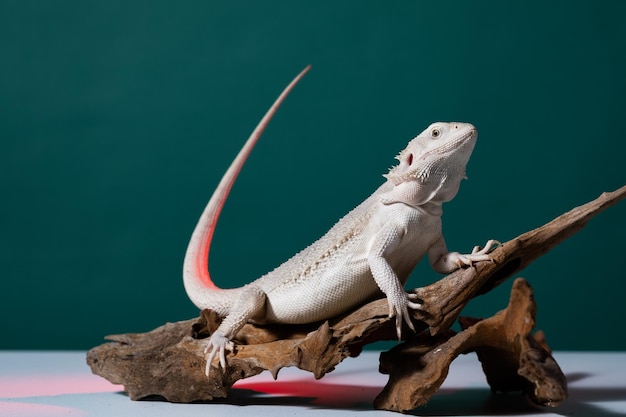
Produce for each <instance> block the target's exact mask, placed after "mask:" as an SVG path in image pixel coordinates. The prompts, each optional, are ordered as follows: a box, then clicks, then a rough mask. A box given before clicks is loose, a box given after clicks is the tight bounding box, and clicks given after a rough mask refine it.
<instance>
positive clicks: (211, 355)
mask: <svg viewBox="0 0 626 417" xmlns="http://www.w3.org/2000/svg"><path fill="white" fill-rule="evenodd" d="M234 349H235V344H234V343H233V342H232V341H231V340H230V339H228V338H227V337H226V336H225V335H223V334H222V333H219V332H215V333H213V334H212V335H211V337H210V338H209V342H208V343H207V346H206V347H205V348H204V354H205V355H207V359H206V367H205V368H204V373H205V375H206V376H207V377H208V376H209V373H210V371H211V365H212V364H213V359H215V355H217V354H218V353H219V364H220V366H221V367H222V372H224V370H225V369H226V350H228V351H230V352H232V351H233V350H234Z"/></svg>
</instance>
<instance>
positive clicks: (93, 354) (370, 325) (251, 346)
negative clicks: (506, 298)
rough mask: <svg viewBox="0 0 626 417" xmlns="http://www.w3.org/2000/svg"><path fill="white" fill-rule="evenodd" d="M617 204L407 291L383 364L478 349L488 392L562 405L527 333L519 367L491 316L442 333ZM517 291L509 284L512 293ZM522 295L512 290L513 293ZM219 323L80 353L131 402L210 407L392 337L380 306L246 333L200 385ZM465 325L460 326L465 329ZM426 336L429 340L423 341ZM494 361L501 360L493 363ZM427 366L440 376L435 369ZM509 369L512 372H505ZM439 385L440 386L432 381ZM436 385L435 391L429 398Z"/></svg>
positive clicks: (391, 404)
mask: <svg viewBox="0 0 626 417" xmlns="http://www.w3.org/2000/svg"><path fill="white" fill-rule="evenodd" d="M624 197H626V186H624V187H622V188H620V189H619V190H617V191H615V192H612V193H604V194H602V195H601V196H600V197H598V198H597V199H596V200H593V201H591V202H589V203H587V204H585V205H583V206H580V207H577V208H575V209H573V210H571V211H569V212H567V213H565V214H563V215H561V216H559V217H557V218H556V219H554V220H553V221H551V222H549V223H547V224H546V225H544V226H542V227H539V228H537V229H535V230H532V231H530V232H527V233H524V234H522V235H520V236H518V237H516V238H514V239H512V240H510V241H508V242H505V243H504V244H502V245H501V246H499V247H497V248H496V249H495V250H493V251H492V253H491V254H490V256H491V259H492V261H491V262H481V263H478V264H477V265H475V266H474V267H471V268H465V269H461V270H458V271H456V272H454V273H452V274H450V275H448V276H446V277H444V278H443V279H441V280H439V281H437V282H435V283H434V284H432V285H429V286H426V287H423V288H418V289H415V290H413V292H415V293H416V294H418V296H419V298H420V299H421V300H422V301H423V306H424V308H423V310H421V311H413V312H412V314H413V318H414V319H415V323H414V324H415V327H416V329H417V335H413V334H412V333H411V332H410V331H409V330H408V329H404V331H403V334H404V335H410V336H411V340H410V341H408V342H405V343H403V344H402V345H400V346H398V347H397V348H395V349H392V350H391V351H390V353H387V354H385V355H383V363H390V361H391V362H392V359H389V358H391V357H393V355H396V354H400V353H402V352H405V351H406V352H409V351H411V352H415V351H417V352H422V353H421V355H422V357H430V356H432V355H433V354H432V353H429V352H432V346H439V345H441V346H449V345H445V344H446V343H452V344H454V343H458V344H459V346H461V347H458V348H456V350H455V352H456V351H458V352H459V353H460V351H461V350H463V348H466V349H476V351H477V352H478V354H479V357H480V359H481V361H482V362H483V367H484V369H485V372H486V373H487V376H488V379H489V382H490V384H491V385H492V387H493V388H494V389H495V390H508V389H509V388H511V389H512V388H515V389H522V390H524V391H525V392H527V393H528V395H529V396H530V397H531V399H533V400H534V401H536V402H539V403H547V404H550V403H552V404H556V403H557V402H559V401H560V400H561V399H562V398H563V397H564V396H563V395H561V396H559V395H556V394H553V393H552V391H550V390H548V391H546V390H545V387H546V386H548V385H549V384H551V383H556V384H557V386H558V387H561V388H562V389H563V390H564V391H563V392H566V391H565V385H564V379H563V380H562V381H560V382H559V381H556V380H558V379H559V378H558V377H553V376H550V375H556V374H551V373H550V372H552V371H551V369H552V367H556V368H557V369H558V365H556V362H553V360H552V359H550V360H549V361H550V363H548V362H545V363H543V365H542V366H539V367H537V366H536V365H537V364H538V363H539V364H541V363H542V362H541V361H542V360H546V361H548V359H547V358H549V356H545V352H547V350H546V349H544V350H543V351H541V350H540V349H539V348H537V346H535V345H534V342H532V340H533V339H531V338H529V337H528V334H529V333H527V331H529V329H528V328H526V327H524V328H523V329H522V328H521V327H520V329H518V330H519V332H520V334H522V333H523V337H522V339H523V340H525V341H526V343H527V344H528V346H526V347H525V348H524V349H526V350H525V351H526V352H529V353H528V354H526V355H522V356H521V358H522V359H521V360H523V361H527V362H525V363H526V365H524V364H522V365H519V364H518V358H517V357H516V356H511V354H510V353H506V352H508V350H507V349H509V348H507V349H504V352H505V354H503V355H500V354H498V355H492V354H491V353H492V352H493V349H494V346H495V347H496V348H498V346H499V345H498V343H503V344H506V343H509V344H508V345H506V346H509V347H510V340H508V339H507V337H508V336H507V333H506V332H504V331H501V332H496V336H494V337H495V338H491V339H489V340H488V341H487V340H486V336H485V334H488V333H489V330H480V329H483V328H488V327H489V326H496V324H497V323H499V322H498V320H497V319H496V317H498V316H495V317H493V318H492V319H487V320H485V321H483V322H479V323H476V324H474V325H472V326H469V327H467V326H466V327H467V328H466V329H465V330H463V331H462V332H461V333H459V334H457V335H455V334H454V333H453V332H451V331H450V330H449V328H450V326H451V325H452V323H453V322H454V321H455V320H456V319H457V318H458V316H459V313H460V312H461V310H462V309H463V308H464V307H465V305H466V304H467V303H468V302H469V301H470V299H472V298H473V297H475V296H477V295H479V294H483V293H485V292H488V291H490V290H491V289H493V288H495V287H496V286H498V285H500V284H501V283H502V282H503V281H504V280H506V279H507V278H509V277H511V276H512V275H514V274H516V273H518V272H519V271H520V270H522V269H523V268H524V267H526V266H527V265H528V264H530V263H531V262H533V261H534V260H535V259H537V258H538V257H539V256H541V255H543V254H545V253H546V252H548V251H549V250H550V249H551V248H553V247H555V246H556V245H558V244H559V243H560V242H562V241H563V240H565V239H566V238H568V237H569V236H571V235H572V234H574V233H575V232H576V231H578V230H580V229H581V228H582V227H584V226H585V224H586V223H587V222H588V221H589V220H590V219H591V218H592V217H593V216H595V215H597V214H598V213H600V212H601V211H603V210H604V209H606V208H607V207H609V206H611V205H613V204H616V203H617V202H618V201H620V200H621V199H623V198H624ZM520 285H521V284H517V283H516V286H520ZM520 291H521V290H520V289H518V290H514V293H515V292H520ZM512 304H513V302H512ZM518 304H519V303H518ZM519 305H520V306H522V307H519V306H518V307H516V308H517V310H516V309H515V308H513V307H509V308H510V309H512V310H509V311H518V310H520V309H521V310H520V311H522V310H524V307H523V306H524V304H523V303H521V304H519ZM527 306H528V305H527ZM510 314H513V313H510ZM516 314H517V313H516ZM520 314H521V313H520ZM219 321H220V318H219V317H217V315H215V314H214V313H213V312H211V311H203V312H202V315H201V317H200V318H199V319H197V320H188V321H183V322H179V323H173V324H171V323H170V324H166V325H164V326H162V327H159V328H158V329H155V330H153V331H152V332H149V333H143V334H126V335H117V336H109V337H107V339H109V340H110V341H111V342H109V343H105V344H103V345H100V346H97V347H95V348H93V349H91V350H90V351H89V352H88V354H87V362H88V364H89V365H90V366H91V368H92V371H93V372H94V373H95V374H97V375H100V376H102V377H104V378H106V379H108V380H109V381H111V382H113V383H115V384H122V385H124V388H125V390H126V391H127V392H128V394H129V396H130V398H131V399H140V398H145V397H150V396H155V395H156V396H160V397H163V398H165V399H167V400H168V401H172V402H191V401H210V400H212V399H214V398H224V397H227V396H228V392H229V389H230V387H231V386H232V385H233V384H234V383H235V382H236V381H237V380H239V379H243V378H247V377H250V376H253V375H256V374H258V373H260V372H262V371H263V370H269V371H271V372H272V374H273V375H274V376H275V377H276V376H277V374H278V371H279V370H280V369H281V368H283V367H287V366H296V367H299V368H301V369H304V370H307V371H310V372H312V373H313V374H314V375H315V377H316V378H321V377H322V376H324V374H326V373H328V372H330V371H332V370H333V369H334V367H335V366H336V365H337V364H338V363H339V362H341V361H342V360H343V359H345V358H346V357H348V356H356V355H358V354H359V353H360V352H361V349H362V348H363V346H365V345H367V344H368V343H372V342H375V341H379V340H393V339H395V338H396V335H395V334H396V332H395V319H390V318H389V317H388V305H387V301H386V300H385V299H379V300H375V301H372V302H370V303H368V304H366V305H364V306H362V307H360V308H358V309H356V310H355V311H352V312H350V313H348V314H345V315H343V316H340V317H337V318H335V319H332V320H328V321H326V322H323V323H314V324H311V325H306V326H287V325H272V326H255V325H252V324H247V325H246V326H245V327H244V328H243V329H242V330H241V331H240V332H239V333H238V335H237V337H236V339H235V343H236V349H235V350H234V352H232V353H229V354H228V355H227V361H228V365H227V367H226V369H225V370H224V372H220V371H216V370H215V369H214V371H215V372H211V375H210V378H207V377H206V376H205V374H204V368H205V364H206V359H205V354H204V342H205V339H206V338H207V337H208V336H209V335H210V333H211V332H212V331H214V330H215V329H216V328H217V326H218V325H219ZM465 323H466V325H467V323H468V321H467V320H466V321H465ZM485 323H487V324H485ZM489 323H496V324H489ZM533 323H534V317H533ZM427 329H428V330H429V331H428V332H425V330H427ZM531 329H532V327H531ZM522 330H523V331H522ZM516 331H517V330H516ZM524 332H526V333H524ZM460 338H467V340H471V343H470V342H464V343H465V344H463V343H460V342H458V341H459V340H460ZM441 346H439V347H438V348H437V349H439V348H440V347H441ZM446 349H452V348H451V347H446ZM485 349H486V350H485ZM496 350H497V349H496ZM481 352H483V353H481ZM484 352H488V353H489V354H484ZM498 352H499V351H498ZM537 352H539V353H537ZM390 355H392V356H390ZM411 355H413V356H415V355H416V354H415V353H411ZM533 355H538V356H537V357H535V356H533ZM451 356H454V355H451ZM455 357H456V356H455ZM493 358H501V359H497V360H496V362H493ZM511 358H513V359H511ZM542 358H543V359H542ZM420 360H422V361H423V359H420ZM429 363H430V362H429ZM504 365H506V366H507V367H508V368H507V369H509V368H510V370H511V371H510V372H509V371H507V372H505V373H504V374H503V375H500V374H497V373H495V372H494V371H493V370H494V369H500V368H503V367H504ZM428 366H429V368H428V369H429V370H430V371H429V372H431V371H432V372H433V374H437V373H438V374H439V375H440V377H443V378H445V375H446V374H447V367H446V366H447V365H445V364H444V363H439V364H437V362H433V363H432V364H430V365H428ZM433 366H434V367H438V369H436V370H434V368H433ZM515 366H518V368H517V370H516V371H515V372H513V370H514V369H515ZM383 368H384V369H389V371H390V372H393V369H394V368H393V367H387V366H385V365H383ZM549 371H550V372H549ZM520 372H521V376H520V374H519V373H520ZM528 372H536V375H535V376H534V377H533V378H535V380H536V382H535V388H533V389H535V390H534V391H533V390H532V389H530V388H529V386H528V385H527V384H526V383H525V382H523V380H524V379H525V380H528V379H529V378H530V377H527V375H526V374H525V373H528ZM537 372H539V373H537ZM514 374H515V375H514ZM419 375H420V374H419V372H417V373H416V374H415V375H409V376H407V378H409V379H410V380H411V382H410V386H407V387H404V389H405V390H406V392H407V394H406V397H407V398H404V399H402V400H400V399H398V395H397V394H394V395H390V394H384V395H383V394H381V396H379V399H377V403H376V405H377V406H378V407H381V408H386V409H394V410H408V409H410V408H411V407H414V406H415V404H421V401H422V400H417V401H416V400H415V399H414V398H415V394H414V393H413V394H409V393H411V392H413V391H411V390H412V389H415V387H419V386H422V385H424V382H425V381H421V382H420V379H419V378H421V377H420V376H419ZM525 375H526V376H525ZM422 377H423V376H422ZM394 378H395V377H392V378H391V379H390V383H389V384H388V386H387V387H386V388H385V390H386V392H393V393H395V392H398V387H397V386H395V385H398V383H397V382H392V380H393V379H394ZM429 378H430V377H429ZM520 378H522V379H520ZM551 378H552V379H551ZM441 381H443V380H441ZM520 381H522V382H520ZM555 381H556V382H555ZM437 383H440V382H439V379H437ZM438 386H439V385H437V384H433V387H435V390H436V388H438ZM557 391H558V389H557ZM429 392H430V391H429ZM432 392H434V391H432ZM432 392H431V393H430V394H428V393H426V394H424V393H422V394H419V395H421V397H419V398H422V399H425V400H427V399H428V398H429V395H432ZM545 392H547V394H546V393H545ZM403 395H404V394H403ZM412 398H413V399H412ZM396 404H402V405H396ZM407 407H408V408H407Z"/></svg>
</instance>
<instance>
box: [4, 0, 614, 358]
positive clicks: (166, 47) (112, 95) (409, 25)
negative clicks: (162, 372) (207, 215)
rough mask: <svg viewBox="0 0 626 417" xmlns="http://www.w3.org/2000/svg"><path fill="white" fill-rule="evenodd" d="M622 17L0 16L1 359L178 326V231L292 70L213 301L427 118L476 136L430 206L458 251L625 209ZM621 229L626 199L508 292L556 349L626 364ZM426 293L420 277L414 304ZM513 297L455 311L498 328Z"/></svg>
mask: <svg viewBox="0 0 626 417" xmlns="http://www.w3.org/2000/svg"><path fill="white" fill-rule="evenodd" d="M625 15H626V2H620V1H596V0H594V1H552V2H542V1H530V2H517V3H512V2H498V1H491V2H487V1H476V2H470V1H440V2H426V1H396V2H384V1H379V2H372V1H344V2H330V1H322V2H289V1H269V2H252V1H251V2H241V1H186V2H178V3H176V2H167V1H118V0H115V1H111V0H109V1H100V2H86V1H80V0H74V1H70V0H65V1H55V2H48V1H28V0H26V1H24V0H3V1H2V2H1V3H0V62H1V64H0V193H1V194H0V198H1V200H0V201H1V202H0V267H1V269H0V273H1V274H2V278H1V282H2V287H1V289H0V348H2V349H86V348H89V347H91V346H94V345H96V344H99V343H100V342H101V341H102V337H103V336H104V335H106V334H111V333H122V332H138V331H147V330H150V329H152V328H154V327H156V326H158V325H160V324H162V323H164V322H166V321H176V320H182V319H187V318H191V317H194V316H195V315H196V314H197V310H196V308H195V307H194V306H193V305H192V304H191V303H190V302H189V301H188V299H187V297H186V295H185V292H184V289H183V285H182V278H181V265H182V260H183V256H184V252H185V248H186V245H187V240H188V238H189V236H190V234H191V231H192V229H193V227H194V225H195V222H196V220H197V218H198V216H199V214H200V212H201V210H202V209H203V207H204V205H205V203H206V201H207V200H208V198H209V196H210V194H211V192H212V190H213V188H214V187H215V185H216V184H217V182H218V180H219V178H220V176H221V175H222V173H223V171H224V170H225V169H226V167H227V166H228V164H229V163H230V161H231V159H232V158H233V157H234V155H235V154H236V152H237V151H238V149H239V147H240V146H241V145H242V143H243V142H244V140H245V139H246V138H247V136H248V134H249V133H250V131H251V130H252V129H253V128H254V126H255V125H256V123H257V121H258V119H259V118H260V117H261V115H262V114H263V113H264V111H265V110H266V108H267V107H268V106H269V104H270V103H271V102H272V101H273V100H274V98H275V97H276V95H277V94H278V93H279V92H280V90H281V89H282V88H283V86H285V85H286V84H287V83H288V82H289V81H290V80H291V78H292V77H293V76H294V75H295V74H296V73H297V72H298V71H300V70H301V69H302V68H303V67H304V66H305V65H307V64H312V65H313V69H312V71H311V72H310V73H309V74H308V75H307V76H306V77H305V79H304V80H303V81H302V83H301V84H300V85H299V86H298V87H297V88H296V90H295V91H294V92H293V94H292V95H291V96H290V97H289V98H288V100H287V102H286V103H285V105H284V107H283V108H282V109H281V110H280V111H279V114H278V115H277V116H276V118H275V119H274V120H273V121H272V124H271V126H270V127H269V129H268V131H267V132H266V135H265V136H264V137H263V139H262V141H261V142H260V144H259V146H258V148H257V149H256V150H255V151H254V153H253V155H252V157H251V159H250V161H249V163H248V165H247V166H246V167H245V169H244V170H243V172H242V175H241V178H240V181H239V182H238V183H237V184H236V186H235V188H234V189H233V193H232V197H231V199H230V200H229V201H228V203H227V205H226V207H225V210H224V214H223V217H222V219H221V220H220V224H219V227H218V230H217V232H216V235H215V240H214V249H213V252H212V260H211V270H212V274H213V275H214V277H215V280H216V282H217V283H218V284H219V285H221V286H224V287H228V286H233V287H234V286H239V285H242V284H243V283H246V282H248V281H250V280H252V279H254V278H256V277H257V276H259V275H260V274H263V273H265V272H267V271H268V270H270V269H271V268H273V267H274V266H276V265H277V264H279V263H280V262H282V261H283V260H285V259H286V258H288V257H289V256H290V255H292V254H293V253H294V252H296V251H297V250H299V249H301V248H302V247H304V246H305V245H307V244H308V243H310V242H311V241H313V240H314V239H316V238H317V237H319V236H320V235H321V234H322V233H324V232H325V231H326V230H327V229H328V228H329V227H330V226H331V225H332V224H333V223H334V222H335V221H336V220H337V219H338V218H339V217H341V216H342V215H343V214H345V213H346V212H347V211H348V210H350V209H351V208H352V207H354V206H355V205H356V204H357V203H359V202H360V201H361V200H362V199H364V198H365V197H366V196H367V195H369V194H370V193H371V192H372V191H373V190H374V189H375V188H376V187H377V186H378V185H379V184H380V183H381V181H383V178H382V177H381V174H383V173H385V172H386V171H387V168H388V167H389V166H390V165H392V164H393V163H394V162H395V161H394V159H393V157H394V156H395V155H396V153H397V152H398V151H399V150H400V149H402V148H403V147H404V146H405V145H406V143H407V142H408V140H410V139H411V138H412V137H413V136H415V135H416V134H417V133H419V132H420V131H421V130H423V129H424V128H425V127H426V126H427V125H428V124H430V123H431V122H433V121H437V120H456V121H468V122H472V123H474V124H475V125H476V126H477V127H478V129H479V132H480V133H479V140H478V145H477V147H476V149H475V151H474V155H473V157H472V160H471V161H470V164H469V167H468V176H469V178H470V180H469V181H465V182H463V184H462V186H461V191H460V193H459V195H458V196H457V197H456V199H455V200H453V201H452V202H450V203H448V204H447V205H446V206H445V207H444V233H445V236H446V240H447V242H448V246H449V247H450V248H451V249H453V250H460V251H468V250H470V249H471V248H472V246H473V245H475V244H483V243H484V242H485V241H486V240H487V239H489V238H496V239H499V240H502V241H504V240H507V239H510V238H512V237H514V236H516V235H517V234H519V233H521V232H524V231H526V230H528V229H530V228H533V227H536V226H539V225H541V224H543V223H545V222H546V221H548V220H550V219H552V218H553V217H555V216H556V215H558V214H560V213H561V212H564V211H566V210H568V209H570V208H571V207H573V206H575V205H579V204H581V203H584V202H586V201H587V200H590V199H592V198H595V197H596V196H597V195H598V194H600V193H601V192H602V191H605V190H612V189H615V188H618V187H619V186H621V185H623V184H625V183H626V169H625V168H624V163H625V162H624V156H625V155H626V146H625V142H626V135H625V134H624V127H625V126H624V122H625V120H626V119H625V116H626V110H625V105H624V98H625V97H626V81H625V80H626V76H625V74H626V60H625V57H626V24H625V23H624V19H623V17H624V16H625ZM625 219H626V202H625V203H622V204H621V205H618V206H616V207H613V208H611V209H610V210H608V211H607V212H605V213H603V214H601V215H600V217H598V218H597V219H594V220H593V221H592V222H591V223H590V224H589V225H588V227H587V228H586V229H584V230H583V231H581V232H580V233H579V234H577V235H576V236H574V237H573V238H572V239H570V240H569V241H567V242H566V243H564V244H563V245H561V246H559V247H558V248H556V249H555V250H554V251H553V252H550V253H549V254H547V255H546V256H545V257H544V258H541V259H540V260H539V261H537V262H536V263H535V264H533V265H532V266H531V267H529V268H528V269H526V270H525V271H523V273H522V274H521V275H523V276H524V277H526V278H527V279H529V280H530V282H531V284H532V285H533V286H534V288H535V290H536V299H537V301H538V303H539V315H538V320H539V323H538V326H539V327H540V328H542V329H543V330H545V331H546V332H547V336H548V341H549V342H550V343H551V345H552V346H553V347H554V348H556V349H560V350H581V349H597V350H610V349H615V350H619V349H622V350H623V349H626V337H625V336H624V333H623V331H622V326H623V316H624V301H623V300H624V292H625V289H626V284H624V279H625V278H626V273H625V272H624V266H623V261H624V249H625V245H624V239H625V238H626V220H625ZM437 278H438V275H437V274H435V273H434V272H432V271H431V270H430V268H429V266H428V265H427V262H425V263H424V264H423V265H420V266H419V267H418V269H417V271H416V273H415V274H414V275H413V276H412V278H411V280H410V282H409V284H408V285H409V286H411V287H415V286H420V285H424V284H427V283H429V282H432V281H433V280H435V279H437ZM510 286H511V282H507V283H505V284H504V285H503V287H502V288H500V289H498V290H497V291H495V292H494V293H492V294H489V295H487V296H484V297H481V298H479V299H477V300H475V301H473V302H472V304H471V305H470V306H469V308H468V313H469V314H474V315H479V316H480V315H491V314H492V313H494V312H495V311H497V310H499V309H501V308H503V307H504V306H505V305H506V303H507V301H508V292H509V289H510ZM302 296H303V297H306V294H302Z"/></svg>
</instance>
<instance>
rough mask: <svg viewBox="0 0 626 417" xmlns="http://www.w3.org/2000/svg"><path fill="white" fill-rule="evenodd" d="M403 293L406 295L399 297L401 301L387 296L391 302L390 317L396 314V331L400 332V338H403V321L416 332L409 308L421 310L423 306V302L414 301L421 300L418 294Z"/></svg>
mask: <svg viewBox="0 0 626 417" xmlns="http://www.w3.org/2000/svg"><path fill="white" fill-rule="evenodd" d="M403 294H404V296H403V297H402V298H400V297H399V298H398V301H399V302H398V301H396V302H394V301H392V299H391V298H389V297H387V300H388V302H389V317H393V316H396V333H397V334H398V340H400V339H402V321H404V322H405V323H406V324H407V326H408V327H409V329H411V330H412V331H413V332H414V333H415V326H413V322H412V321H411V316H410V315H409V308H410V309H412V310H420V309H421V308H422V304H421V303H419V302H414V301H416V300H419V298H418V297H417V294H409V293H406V292H405V293H403Z"/></svg>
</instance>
